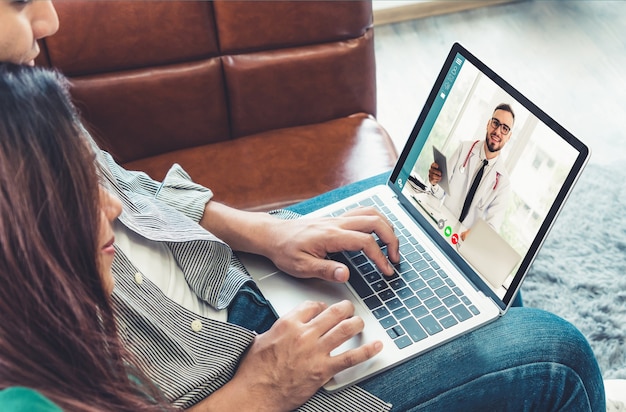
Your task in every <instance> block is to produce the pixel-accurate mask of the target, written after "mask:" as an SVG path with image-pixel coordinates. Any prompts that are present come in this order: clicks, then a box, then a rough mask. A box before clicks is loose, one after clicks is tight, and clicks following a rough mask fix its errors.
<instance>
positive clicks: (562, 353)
mask: <svg viewBox="0 0 626 412" xmlns="http://www.w3.org/2000/svg"><path fill="white" fill-rule="evenodd" d="M385 178H386V176H383V175H381V176H377V177H376V178H372V179H368V180H367V181H364V182H359V184H358V185H361V187H360V188H357V189H362V188H365V187H369V186H372V185H374V184H377V183H380V182H381V181H382V182H383V183H384V181H385ZM353 189H354V188H353V187H351V186H348V187H347V188H346V189H345V190H344V189H340V190H338V191H333V192H329V193H328V194H324V195H322V196H320V197H318V198H315V199H312V200H309V201H306V202H303V203H302V204H299V205H296V206H294V207H292V208H291V209H292V210H294V211H296V212H299V213H306V212H307V211H311V210H315V209H316V208H319V207H322V206H323V204H324V202H328V203H329V202H332V201H334V200H337V199H340V198H342V197H345V196H347V195H349V194H351V193H350V191H351V190H353ZM342 193H343V196H342ZM316 203H317V204H316ZM228 312H229V318H228V320H229V322H232V323H236V324H239V325H241V326H244V327H246V328H248V329H250V330H256V331H257V332H259V333H262V332H264V331H265V330H267V329H269V328H270V327H271V325H272V324H273V322H274V321H275V319H276V317H275V315H274V313H273V311H272V309H271V307H270V306H269V304H268V303H267V302H266V301H265V299H264V298H263V296H262V295H261V293H260V292H259V291H258V290H257V289H256V287H255V286H254V284H252V283H249V284H247V285H246V286H245V287H244V288H243V292H242V293H240V294H238V295H237V298H236V299H235V300H233V302H232V303H231V305H230V307H229V311H228ZM359 386H361V387H362V388H363V389H365V390H367V391H369V392H370V393H372V394H374V395H376V396H378V397H379V398H381V399H383V400H385V401H387V402H390V403H392V404H393V405H394V408H393V410H394V411H413V410H437V411H508V410H515V411H550V410H563V411H604V410H606V406H605V398H604V386H603V382H602V375H601V373H600V369H599V367H598V364H597V362H596V360H595V357H594V355H593V352H592V350H591V347H590V346H589V344H588V342H587V340H586V339H585V337H584V336H583V335H582V334H581V333H580V332H579V331H578V330H577V329H576V328H575V327H574V326H572V325H571V324H570V323H568V322H567V321H565V320H563V319H561V318H559V317H557V316H556V315H553V314H551V313H548V312H545V311H542V310H538V309H531V308H525V307H514V308H511V309H510V310H509V311H508V312H507V314H506V315H505V316H503V317H502V318H500V319H498V320H496V321H495V322H492V323H490V324H489V325H486V326H484V327H481V328H479V329H477V330H475V331H473V332H470V333H468V334H466V335H464V336H462V337H460V338H458V339H455V340H453V341H451V342H449V343H446V344H445V345H442V346H440V347H438V348H435V349H433V350H431V351H429V352H427V353H425V354H423V355H421V356H418V357H416V358H414V359H412V360H409V361H407V362H404V363H402V364H401V365H399V366H396V367H394V368H392V369H390V370H388V371H385V372H383V373H381V374H378V375H376V376H374V377H372V378H369V379H367V380H365V381H363V382H361V383H360V384H359Z"/></svg>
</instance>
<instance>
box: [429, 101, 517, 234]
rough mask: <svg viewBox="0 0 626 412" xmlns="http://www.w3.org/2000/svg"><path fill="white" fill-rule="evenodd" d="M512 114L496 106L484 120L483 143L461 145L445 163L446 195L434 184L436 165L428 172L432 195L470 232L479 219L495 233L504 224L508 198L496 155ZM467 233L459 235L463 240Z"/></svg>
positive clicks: (507, 185) (507, 182)
mask: <svg viewBox="0 0 626 412" xmlns="http://www.w3.org/2000/svg"><path fill="white" fill-rule="evenodd" d="M514 122H515V113H513V109H512V108H511V106H510V105H508V104H505V103H503V104H500V105H498V106H497V107H496V108H495V110H494V111H493V114H492V117H491V118H490V119H488V120H487V125H486V127H487V131H486V133H485V140H484V141H481V140H470V141H464V142H461V144H460V145H459V147H458V148H457V149H456V151H455V152H454V153H453V154H452V156H451V157H450V158H449V160H448V168H449V169H448V174H449V176H448V179H449V189H450V192H451V193H450V194H448V193H445V191H444V190H443V188H441V187H440V186H439V185H438V183H439V181H440V180H441V172H440V171H439V165H438V164H437V163H433V164H432V165H431V166H430V170H429V171H428V180H429V181H430V184H431V189H432V193H433V195H434V196H435V197H437V198H438V199H442V198H443V199H444V201H443V204H444V206H446V208H447V209H448V210H449V211H450V212H451V213H452V214H453V215H454V216H456V217H457V218H458V220H459V221H460V222H461V223H462V224H463V226H464V227H466V228H468V229H470V230H471V227H472V225H473V224H474V221H475V220H476V219H478V218H482V219H483V220H485V221H486V222H487V223H489V224H490V225H491V226H493V227H494V228H495V229H496V230H498V229H499V227H500V225H501V224H502V221H503V220H504V212H505V210H506V207H507V205H508V202H509V198H510V195H511V185H510V180H509V175H508V173H507V171H506V168H505V167H504V160H502V158H501V156H499V155H500V151H501V150H502V148H503V147H504V146H505V145H506V143H507V142H508V141H509V139H510V138H511V134H512V132H511V129H512V128H513V123H514ZM467 233H468V231H465V232H463V233H461V238H462V239H465V236H466V235H467Z"/></svg>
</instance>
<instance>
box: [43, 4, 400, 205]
mask: <svg viewBox="0 0 626 412" xmlns="http://www.w3.org/2000/svg"><path fill="white" fill-rule="evenodd" d="M55 6H56V8H57V11H58V14H59V19H60V22H61V28H60V30H59V31H58V33H57V34H55V35H54V36H52V37H50V38H48V39H46V40H44V41H42V42H41V44H40V45H41V48H42V51H43V52H42V54H41V55H40V57H39V58H38V60H37V64H40V65H48V66H54V67H56V68H58V69H59V70H61V71H62V72H63V73H64V74H65V75H67V76H68V77H69V78H70V79H71V81H72V84H73V86H72V90H71V92H72V96H73V98H74V100H75V102H76V104H77V105H78V107H79V109H80V110H81V112H82V115H83V117H84V118H85V120H86V126H87V128H88V129H89V130H90V131H91V132H92V134H93V136H94V138H95V139H96V140H97V141H98V142H99V143H100V145H101V147H103V148H105V149H107V150H108V151H109V152H111V153H112V154H113V156H114V157H115V158H116V160H117V161H118V162H119V163H120V164H122V165H123V166H124V167H126V168H127V169H130V170H142V171H145V172H146V173H148V174H149V175H150V176H151V177H153V178H155V179H158V180H161V179H162V178H163V177H164V175H165V172H166V171H167V170H168V169H169V167H170V166H171V165H172V164H173V163H179V164H181V166H182V167H183V168H184V169H185V170H186V171H187V172H188V173H189V174H190V175H191V177H192V178H193V180H194V181H196V182H198V183H201V184H202V185H204V186H207V187H209V188H211V189H212V190H213V192H214V196H215V197H214V198H215V199H216V200H218V201H221V202H224V203H226V204H229V205H231V206H234V207H238V208H241V209H247V210H270V209H274V208H279V207H283V206H286V205H289V204H293V203H295V202H298V201H301V200H304V199H307V198H310V197H312V196H315V195H317V194H320V193H323V192H325V191H328V190H330V189H333V188H336V187H339V186H342V185H345V184H348V183H351V182H354V181H357V180H360V179H363V178H366V177H369V176H373V175H375V174H379V173H382V172H385V171H387V170H389V169H390V168H391V167H392V166H393V164H394V162H395V159H396V157H397V152H396V150H395V148H394V145H393V143H392V141H391V140H390V138H389V136H388V135H387V133H386V132H385V130H384V129H383V128H382V127H381V126H380V125H379V124H378V122H377V121H376V120H375V117H374V116H375V114H376V78H375V59H374V42H373V29H372V7H371V2H369V1H345V2H339V1H337V2H328V1H276V2H271V1H241V2H240V1H230V0H229V1H214V2H209V1H136V0H131V1H111V0H105V1H96V0H80V1H79V0H69V1H68V0H65V1H64V0H57V1H55Z"/></svg>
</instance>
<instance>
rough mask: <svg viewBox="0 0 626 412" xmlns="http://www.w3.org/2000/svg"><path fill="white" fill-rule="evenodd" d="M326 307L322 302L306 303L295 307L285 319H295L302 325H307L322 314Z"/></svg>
mask: <svg viewBox="0 0 626 412" xmlns="http://www.w3.org/2000/svg"><path fill="white" fill-rule="evenodd" d="M327 308H328V305H327V304H325V303H324V302H314V301H306V302H303V303H302V304H300V305H298V306H296V307H295V308H294V309H293V310H291V311H290V312H289V313H287V314H286V315H285V317H286V318H295V319H297V320H298V321H300V322H302V323H308V322H310V321H311V320H313V319H315V318H316V317H317V316H318V315H319V314H320V313H322V312H324V311H325V310H326V309H327Z"/></svg>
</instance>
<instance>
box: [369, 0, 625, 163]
mask: <svg viewBox="0 0 626 412" xmlns="http://www.w3.org/2000/svg"><path fill="white" fill-rule="evenodd" d="M455 41H456V42H459V43H461V44H462V45H464V46H465V47H466V48H467V49H469V50H470V51H471V52H473V53H474V54H475V55H476V56H477V57H478V58H479V59H481V60H482V61H483V62H484V63H486V64H487V65H488V66H490V67H491V68H492V69H493V70H494V71H495V72H496V73H498V74H500V76H502V77H503V78H504V79H506V80H507V81H508V82H509V83H511V84H512V85H513V86H514V87H515V88H517V89H518V90H519V91H520V92H522V93H523V94H524V95H526V97H528V98H529V99H530V100H532V101H533V102H534V103H535V104H537V105H538V106H539V107H540V108H541V109H543V110H544V111H545V112H547V113H548V114H549V115H550V116H552V117H553V118H554V119H555V120H556V121H557V122H559V123H560V124H561V125H563V126H564V127H565V128H566V129H568V130H569V131H570V132H571V133H573V134H574V135H575V136H577V137H578V138H579V139H581V140H583V141H584V142H585V143H587V144H588V145H589V146H590V147H591V149H592V157H591V162H594V163H604V164H607V163H611V162H615V161H624V160H626V1H602V0H600V1H582V0H574V1H572V0H570V1H567V0H561V1H539V0H535V1H521V2H517V3H509V4H504V5H494V6H489V7H484V8H480V9H475V10H470V11H464V12H458V13H453V14H447V15H441V16H434V17H427V18H422V19H417V20H411V21H405V22H400V23H393V24H386V25H380V26H376V28H375V45H376V59H377V82H378V119H379V121H380V122H381V123H382V125H383V126H385V128H386V129H387V130H388V131H389V133H390V135H391V136H392V138H393V140H394V142H395V143H396V145H397V147H398V149H401V148H402V147H403V146H404V143H405V141H406V139H407V137H408V136H409V134H410V132H411V129H412V128H413V125H414V122H415V120H416V118H417V116H418V114H419V112H420V110H421V109H422V106H423V104H424V101H425V99H426V97H427V95H428V93H429V92H430V89H431V87H432V84H433V82H434V80H435V78H436V76H437V74H438V73H439V70H440V69H441V65H442V64H443V60H444V59H445V57H446V56H447V54H448V51H449V49H450V47H451V45H452V43H454V42H455Z"/></svg>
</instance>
